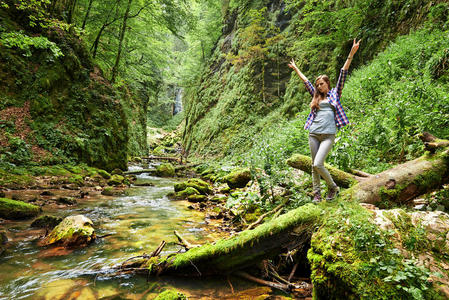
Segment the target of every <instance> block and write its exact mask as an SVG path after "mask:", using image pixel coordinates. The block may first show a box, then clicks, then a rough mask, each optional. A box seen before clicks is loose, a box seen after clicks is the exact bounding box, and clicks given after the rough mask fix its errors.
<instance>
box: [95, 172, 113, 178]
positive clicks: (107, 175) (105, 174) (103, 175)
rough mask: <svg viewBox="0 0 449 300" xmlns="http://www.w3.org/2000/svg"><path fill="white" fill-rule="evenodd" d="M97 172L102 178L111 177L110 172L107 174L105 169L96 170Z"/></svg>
mask: <svg viewBox="0 0 449 300" xmlns="http://www.w3.org/2000/svg"><path fill="white" fill-rule="evenodd" d="M97 173H98V174H99V175H100V176H101V177H103V178H104V179H109V178H111V174H109V173H108V172H107V171H105V170H98V171H97Z"/></svg>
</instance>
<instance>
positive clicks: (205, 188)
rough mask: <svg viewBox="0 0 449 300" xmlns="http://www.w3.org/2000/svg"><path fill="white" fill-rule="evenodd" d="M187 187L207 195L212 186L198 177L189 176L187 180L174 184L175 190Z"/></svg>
mask: <svg viewBox="0 0 449 300" xmlns="http://www.w3.org/2000/svg"><path fill="white" fill-rule="evenodd" d="M187 187H192V188H194V189H196V190H197V191H199V192H200V193H201V194H203V195H207V194H209V193H210V192H211V191H212V187H211V185H210V184H209V183H207V182H205V181H204V180H201V179H198V178H191V179H189V180H187V181H183V182H179V183H176V184H175V186H174V188H175V192H179V191H182V190H185V189H186V188H187Z"/></svg>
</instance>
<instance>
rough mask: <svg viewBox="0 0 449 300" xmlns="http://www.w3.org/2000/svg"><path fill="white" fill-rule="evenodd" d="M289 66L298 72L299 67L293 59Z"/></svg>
mask: <svg viewBox="0 0 449 300" xmlns="http://www.w3.org/2000/svg"><path fill="white" fill-rule="evenodd" d="M288 66H289V67H290V68H292V69H294V70H297V69H298V67H297V66H296V64H295V60H294V59H293V58H292V60H291V61H290V63H289V64H288Z"/></svg>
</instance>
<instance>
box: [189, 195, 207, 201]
mask: <svg viewBox="0 0 449 300" xmlns="http://www.w3.org/2000/svg"><path fill="white" fill-rule="evenodd" d="M187 200H188V201H189V202H204V201H207V196H205V195H190V196H188V197H187Z"/></svg>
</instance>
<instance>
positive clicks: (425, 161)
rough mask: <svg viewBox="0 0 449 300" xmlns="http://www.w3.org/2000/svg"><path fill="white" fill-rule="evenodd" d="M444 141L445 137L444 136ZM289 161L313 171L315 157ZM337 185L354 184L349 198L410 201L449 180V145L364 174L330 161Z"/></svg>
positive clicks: (386, 203) (375, 201)
mask: <svg viewBox="0 0 449 300" xmlns="http://www.w3.org/2000/svg"><path fill="white" fill-rule="evenodd" d="M440 141H442V140H440ZM287 164H288V165H290V166H292V167H294V168H297V169H300V170H303V171H305V172H308V173H310V172H311V167H310V165H311V158H310V157H307V156H304V155H300V154H295V155H293V156H292V157H291V158H290V159H288V160H287ZM326 168H328V170H329V173H331V175H332V177H333V178H334V180H335V182H336V183H337V185H339V186H342V187H350V188H349V189H348V190H346V191H344V192H343V193H342V194H343V195H345V199H346V200H357V201H358V202H363V203H370V204H376V205H381V206H385V207H391V203H406V202H407V201H410V200H411V199H413V198H415V197H417V196H419V195H422V194H424V193H426V192H428V191H430V190H432V189H434V188H437V187H438V186H440V185H441V184H442V183H445V182H447V181H449V148H447V147H446V148H442V149H440V152H437V153H433V154H431V153H426V154H425V155H423V156H421V157H419V158H417V159H415V160H412V161H408V162H406V163H403V164H400V165H397V166H395V167H394V168H391V169H388V170H386V171H384V172H381V173H378V174H374V175H371V176H369V177H366V178H363V177H358V176H354V175H352V174H349V173H346V172H344V171H341V170H339V169H337V168H335V167H332V166H330V165H327V164H326Z"/></svg>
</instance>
